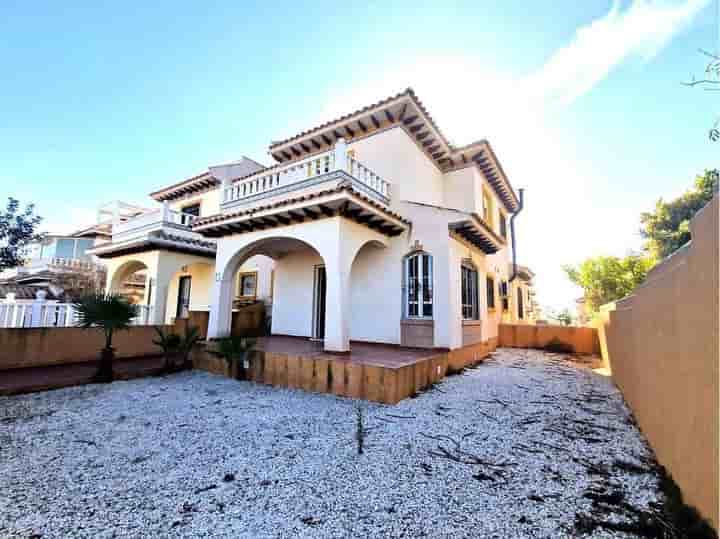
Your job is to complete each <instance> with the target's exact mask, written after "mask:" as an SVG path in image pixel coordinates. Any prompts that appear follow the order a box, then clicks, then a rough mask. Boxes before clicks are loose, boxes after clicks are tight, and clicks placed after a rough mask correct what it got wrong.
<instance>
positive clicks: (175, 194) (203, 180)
mask: <svg viewBox="0 0 720 539" xmlns="http://www.w3.org/2000/svg"><path fill="white" fill-rule="evenodd" d="M219 184H220V180H218V179H217V178H215V177H213V176H212V175H211V174H210V173H209V172H203V173H202V174H198V175H197V176H193V177H192V178H188V179H186V180H183V181H181V182H178V183H176V184H173V185H171V186H169V187H165V188H164V189H160V190H159V191H154V192H152V193H150V196H151V197H152V198H154V199H155V200H157V201H158V202H163V201H165V200H174V199H176V198H179V197H181V196H185V195H188V194H192V193H200V192H202V191H206V190H208V189H210V188H212V187H215V186H216V185H219Z"/></svg>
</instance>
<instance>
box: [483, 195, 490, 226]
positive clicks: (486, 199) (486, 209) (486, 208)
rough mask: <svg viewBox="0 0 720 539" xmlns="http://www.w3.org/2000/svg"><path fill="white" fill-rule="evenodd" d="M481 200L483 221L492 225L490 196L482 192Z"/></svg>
mask: <svg viewBox="0 0 720 539" xmlns="http://www.w3.org/2000/svg"><path fill="white" fill-rule="evenodd" d="M482 200H483V220H484V221H485V222H486V223H488V224H489V223H492V202H491V200H490V195H489V194H488V192H487V191H485V190H483V195H482Z"/></svg>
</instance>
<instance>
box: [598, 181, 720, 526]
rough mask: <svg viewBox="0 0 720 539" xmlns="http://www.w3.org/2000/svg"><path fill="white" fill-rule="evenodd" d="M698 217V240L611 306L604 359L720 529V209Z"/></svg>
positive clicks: (685, 487)
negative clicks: (719, 213) (719, 385)
mask: <svg viewBox="0 0 720 539" xmlns="http://www.w3.org/2000/svg"><path fill="white" fill-rule="evenodd" d="M719 210H720V199H719V198H718V195H715V197H714V198H713V200H712V201H711V202H710V203H709V204H708V205H707V206H706V207H705V208H704V209H702V210H701V211H700V212H698V213H697V214H696V216H695V217H694V218H693V220H692V221H691V223H690V232H691V236H692V242H691V243H690V244H688V245H687V246H685V247H683V248H681V249H680V250H678V251H677V252H676V253H675V254H673V255H672V256H671V257H669V258H668V259H666V260H664V261H663V262H662V263H661V264H659V265H658V266H656V267H655V268H653V270H652V271H651V272H650V273H649V274H648V277H647V279H646V281H645V282H644V283H643V284H642V285H640V286H639V287H638V288H636V289H635V290H634V292H633V294H632V295H631V296H630V297H628V298H626V299H624V300H621V301H618V302H617V303H616V304H615V305H614V306H613V305H609V306H607V307H606V308H605V309H604V313H603V316H602V317H601V328H602V329H601V335H602V336H603V337H604V339H603V341H604V342H603V344H602V347H601V348H602V351H603V359H604V360H605V361H606V362H607V364H608V365H609V366H610V368H611V370H612V376H613V379H614V380H615V383H616V384H617V385H618V387H619V388H620V390H621V391H622V393H623V396H624V397H625V400H626V401H627V403H628V405H629V406H630V408H632V410H633V412H634V414H635V418H636V419H637V422H638V425H639V426H640V429H641V430H642V431H643V433H644V434H645V436H646V437H647V438H648V441H649V442H650V445H651V446H652V447H653V449H654V450H655V454H656V455H657V458H658V461H659V462H660V464H662V465H663V466H665V467H666V468H667V470H668V472H669V473H670V474H671V475H672V477H673V479H674V480H675V481H676V482H677V484H678V485H679V486H680V489H681V490H682V493H683V497H684V499H685V502H686V503H688V504H690V505H693V506H695V507H696V508H697V509H698V510H699V511H700V513H701V514H702V515H703V516H705V517H706V518H708V519H710V521H711V522H712V524H713V526H714V527H715V529H718V523H719V522H720V520H719V515H718V488H717V485H718V437H719V435H720V433H719V432H718V407H719V402H718V401H719V399H718V376H719V375H720V372H719V368H718V367H719V363H720V361H719V360H718V346H719V344H720V343H719V342H718V341H719V339H718V324H719V320H718V309H719V308H720V306H719V305H718V303H719V299H718V272H719V269H718V243H719V241H720V238H719V237H718V236H719V233H718V232H719V230H718V228H719V226H720V224H719V223H718V211H719Z"/></svg>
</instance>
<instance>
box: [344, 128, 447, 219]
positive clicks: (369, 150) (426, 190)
mask: <svg viewBox="0 0 720 539" xmlns="http://www.w3.org/2000/svg"><path fill="white" fill-rule="evenodd" d="M348 148H349V149H350V150H354V151H355V158H356V159H357V160H358V161H360V162H361V163H362V164H363V165H365V166H367V167H368V168H370V169H371V170H373V171H374V172H375V173H376V174H379V175H380V176H381V177H382V178H384V179H386V180H387V181H389V182H391V183H392V186H391V207H392V208H393V209H396V208H397V207H398V205H399V203H400V201H402V200H412V201H414V202H424V203H426V204H436V205H442V203H443V174H442V172H440V170H439V169H438V168H437V167H436V166H435V165H434V164H433V163H432V162H431V161H430V159H428V157H427V156H426V155H425V154H424V153H423V152H422V151H421V150H420V148H418V146H417V144H416V143H415V142H414V141H413V140H412V139H411V138H410V137H409V136H408V134H407V133H406V132H405V131H404V130H403V129H402V128H401V127H393V128H390V129H387V130H385V131H381V132H379V133H377V134H374V135H373V136H370V137H367V138H364V139H360V140H357V141H355V142H352V143H350V144H348Z"/></svg>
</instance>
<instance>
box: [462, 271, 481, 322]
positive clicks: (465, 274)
mask: <svg viewBox="0 0 720 539" xmlns="http://www.w3.org/2000/svg"><path fill="white" fill-rule="evenodd" d="M460 271H461V272H462V316H463V318H464V319H465V320H477V319H478V318H479V317H478V274H477V271H476V270H475V268H474V267H472V266H470V265H468V264H463V265H462V267H461V268H460Z"/></svg>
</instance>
